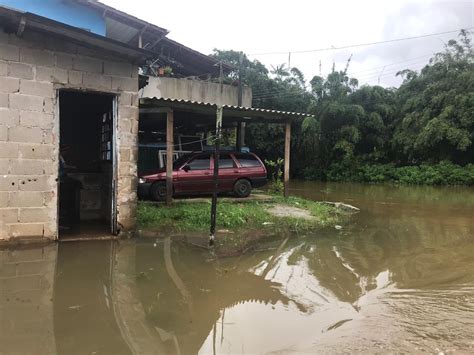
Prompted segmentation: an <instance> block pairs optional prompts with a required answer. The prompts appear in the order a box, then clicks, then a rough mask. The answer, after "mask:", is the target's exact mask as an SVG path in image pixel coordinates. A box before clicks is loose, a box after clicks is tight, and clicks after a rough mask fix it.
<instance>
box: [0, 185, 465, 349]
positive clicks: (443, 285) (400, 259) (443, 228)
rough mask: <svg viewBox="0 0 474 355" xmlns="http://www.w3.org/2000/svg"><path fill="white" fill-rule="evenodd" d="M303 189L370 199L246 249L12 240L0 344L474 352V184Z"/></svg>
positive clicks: (0, 286) (354, 200) (320, 196)
mask: <svg viewBox="0 0 474 355" xmlns="http://www.w3.org/2000/svg"><path fill="white" fill-rule="evenodd" d="M292 192H293V193H294V194H296V195H301V196H304V197H307V198H312V199H316V200H327V201H344V202H346V203H349V204H352V205H355V206H357V207H359V208H360V209H361V212H360V213H358V214H356V215H354V216H352V217H351V219H350V220H348V221H347V222H345V223H344V224H342V228H341V229H336V228H334V227H333V226H332V227H329V228H326V229H323V230H319V231H315V232H312V233H309V234H304V235H302V234H300V235H294V236H291V237H290V238H287V236H286V235H285V236H280V237H278V236H276V237H273V238H269V239H267V240H264V241H262V243H261V245H260V248H259V250H257V251H255V252H253V253H251V254H247V255H243V256H240V257H233V258H217V257H215V256H213V255H212V254H211V253H209V252H208V251H206V250H203V249H199V248H196V247H193V246H190V245H187V244H185V243H184V242H183V241H175V240H170V239H169V238H167V239H157V240H155V239H142V240H137V241H127V242H119V243H117V242H65V243H59V244H54V245H49V246H46V247H42V248H33V249H32V248H29V249H24V250H23V249H22V250H18V249H16V250H4V251H0V297H1V298H0V354H17V353H18V354H19V353H22V354H23V353H24V354H34V353H38V354H56V353H57V354H196V353H201V354H214V353H216V354H263V353H273V354H287V353H353V352H366V353H387V352H390V353H394V352H396V353H406V352H410V353H419V352H423V351H426V352H430V353H449V352H456V353H474V189H472V188H431V187H392V186H370V185H359V184H329V183H328V184H324V183H314V182H311V183H309V182H293V183H292Z"/></svg>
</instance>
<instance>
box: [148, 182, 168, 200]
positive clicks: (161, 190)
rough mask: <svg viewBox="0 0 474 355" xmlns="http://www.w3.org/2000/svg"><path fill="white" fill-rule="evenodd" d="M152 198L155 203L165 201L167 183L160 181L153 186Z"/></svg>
mask: <svg viewBox="0 0 474 355" xmlns="http://www.w3.org/2000/svg"><path fill="white" fill-rule="evenodd" d="M150 196H151V198H152V199H153V200H155V201H163V200H164V199H165V198H166V181H158V182H155V183H154V184H153V185H151V189H150Z"/></svg>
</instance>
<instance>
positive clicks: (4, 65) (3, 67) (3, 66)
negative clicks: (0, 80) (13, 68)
mask: <svg viewBox="0 0 474 355" xmlns="http://www.w3.org/2000/svg"><path fill="white" fill-rule="evenodd" d="M7 75H8V62H5V61H3V60H0V76H7Z"/></svg>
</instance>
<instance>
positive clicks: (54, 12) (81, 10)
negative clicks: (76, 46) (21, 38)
mask: <svg viewBox="0 0 474 355" xmlns="http://www.w3.org/2000/svg"><path fill="white" fill-rule="evenodd" d="M0 6H5V7H9V8H12V9H15V10H20V11H23V12H30V13H32V14H35V15H39V16H43V17H46V18H49V19H51V20H55V21H58V22H61V23H65V24H67V25H70V26H74V27H78V28H81V29H84V30H86V31H90V32H92V33H95V34H98V35H101V36H105V35H106V24H105V20H104V19H103V18H102V15H101V13H100V12H99V11H97V10H95V9H92V8H90V7H87V6H84V5H81V4H77V3H75V2H74V1H71V0H0Z"/></svg>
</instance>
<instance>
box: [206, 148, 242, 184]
mask: <svg viewBox="0 0 474 355" xmlns="http://www.w3.org/2000/svg"><path fill="white" fill-rule="evenodd" d="M213 168H214V166H213ZM212 172H213V173H214V170H212ZM238 174H239V170H238V167H237V164H236V163H235V161H234V159H233V158H232V156H231V155H230V154H229V153H220V154H219V191H231V190H232V189H233V187H234V182H235V180H236V179H237V176H238Z"/></svg>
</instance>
